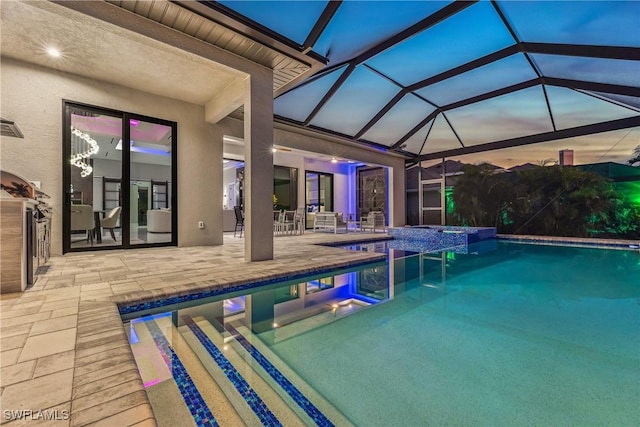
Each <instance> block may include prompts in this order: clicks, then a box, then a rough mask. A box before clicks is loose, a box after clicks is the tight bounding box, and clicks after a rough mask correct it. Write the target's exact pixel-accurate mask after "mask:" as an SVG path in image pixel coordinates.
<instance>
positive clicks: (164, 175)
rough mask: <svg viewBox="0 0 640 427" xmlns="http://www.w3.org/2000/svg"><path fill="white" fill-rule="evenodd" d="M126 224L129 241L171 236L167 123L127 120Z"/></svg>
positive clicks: (169, 134)
mask: <svg viewBox="0 0 640 427" xmlns="http://www.w3.org/2000/svg"><path fill="white" fill-rule="evenodd" d="M129 126H130V134H131V142H130V145H129V149H130V152H131V155H130V159H129V170H130V173H129V176H130V179H129V196H130V197H129V209H130V212H131V215H129V227H130V241H131V245H142V244H146V243H170V242H171V238H172V233H171V230H172V222H173V221H172V218H173V215H174V212H173V207H172V205H171V187H172V186H171V182H172V178H171V158H172V151H171V141H172V140H173V128H172V126H170V125H167V124H163V123H158V122H152V121H149V120H143V119H139V118H133V116H132V118H131V119H130V120H129Z"/></svg>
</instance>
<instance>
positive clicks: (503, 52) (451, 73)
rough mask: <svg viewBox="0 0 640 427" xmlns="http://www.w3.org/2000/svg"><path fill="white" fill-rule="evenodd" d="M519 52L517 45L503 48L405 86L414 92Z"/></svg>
mask: <svg viewBox="0 0 640 427" xmlns="http://www.w3.org/2000/svg"><path fill="white" fill-rule="evenodd" d="M518 52H520V50H519V48H518V45H517V44H514V45H512V46H509V47H505V48H504V49H500V50H499V51H497V52H493V53H490V54H489V55H486V56H483V57H482V58H478V59H474V60H473V61H471V62H467V63H466V64H462V65H460V66H458V67H455V68H452V69H450V70H447V71H444V72H442V73H440V74H436V75H435V76H432V77H429V78H426V79H424V80H421V81H419V82H417V83H414V84H412V85H410V86H407V89H408V90H409V91H410V92H413V91H414V90H418V89H422V88H423V87H426V86H429V85H432V84H434V83H438V82H441V81H443V80H446V79H449V78H451V77H455V76H457V75H460V74H462V73H466V72H467V71H471V70H474V69H476V68H480V67H482V66H483V65H487V64H491V63H492V62H496V61H499V60H501V59H504V58H506V57H508V56H511V55H514V54H516V53H518Z"/></svg>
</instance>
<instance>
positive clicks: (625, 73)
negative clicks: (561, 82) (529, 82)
mask: <svg viewBox="0 0 640 427" xmlns="http://www.w3.org/2000/svg"><path fill="white" fill-rule="evenodd" d="M531 58H532V59H533V61H534V62H535V63H536V65H537V66H538V67H539V68H540V71H541V72H542V74H543V75H545V76H546V77H558V78H562V79H572V80H584V81H589V82H598V83H610V84H618V85H625V86H634V87H638V86H640V62H638V61H627V60H621V59H620V60H619V59H601V58H579V57H575V56H558V55H539V54H534V55H531Z"/></svg>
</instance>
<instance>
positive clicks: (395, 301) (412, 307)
mask: <svg viewBox="0 0 640 427" xmlns="http://www.w3.org/2000/svg"><path fill="white" fill-rule="evenodd" d="M383 246H385V247H382V246H380V245H379V247H378V250H385V251H389V247H388V246H386V245H383ZM372 248H373V250H375V249H376V248H375V245H373V246H372ZM354 249H355V248H354ZM360 249H361V248H360ZM389 253H390V255H391V256H390V257H389V259H390V261H389V262H388V263H384V264H376V265H372V266H364V267H359V268H358V269H357V270H354V271H347V272H338V273H339V274H336V275H334V276H327V277H326V278H318V277H316V278H313V280H311V279H310V280H309V281H299V283H296V284H293V285H292V283H290V282H289V283H287V284H285V285H284V286H282V287H273V286H272V287H269V288H268V289H267V288H264V289H261V290H260V291H257V292H254V293H253V295H252V297H251V298H250V299H247V301H248V302H246V303H245V306H246V307H249V308H247V310H252V315H251V316H247V317H245V318H244V320H243V319H242V314H238V312H234V314H233V320H232V318H231V317H232V316H229V317H228V318H225V320H223V325H222V326H224V324H227V323H228V324H229V328H228V329H227V331H233V333H231V335H233V334H236V333H238V331H237V329H238V328H240V327H241V326H244V327H245V329H247V330H249V329H253V332H254V334H255V335H252V338H251V342H253V346H255V348H253V347H252V349H253V350H255V349H256V348H261V349H262V350H261V351H262V353H260V357H262V355H263V354H264V355H267V354H268V355H271V356H270V357H271V359H272V361H271V362H270V363H271V365H270V366H271V367H272V368H273V369H276V370H277V369H280V371H281V372H283V373H284V374H285V375H287V372H292V373H295V374H291V375H294V376H295V378H296V380H295V381H294V380H293V379H292V382H293V383H296V384H298V382H299V381H301V382H302V383H304V384H305V386H300V385H297V386H296V387H297V389H296V390H307V388H306V387H308V388H309V389H312V390H313V395H316V394H317V395H319V396H321V397H322V398H323V399H325V400H326V401H328V402H330V403H331V405H333V407H334V409H335V410H336V411H337V412H339V413H340V414H341V416H342V417H343V418H340V419H342V420H343V421H344V420H348V422H350V423H353V424H355V425H358V426H426V425H438V426H440V425H468V426H477V425H490V426H520V425H544V426H555V425H562V426H565V425H570V426H586V425H594V426H607V425H610V426H635V425H639V424H640V405H638V402H640V253H639V252H638V251H622V250H603V249H585V248H572V247H555V246H539V245H527V244H516V243H504V242H497V243H496V244H495V245H494V246H493V247H487V246H486V245H485V246H477V247H474V245H470V247H469V251H468V253H464V254H460V253H453V252H443V253H428V254H418V255H411V256H404V257H398V256H397V254H395V253H394V250H391V251H389ZM403 254H404V255H408V253H406V252H405V253H403ZM260 301H263V303H260ZM264 301H266V302H264ZM187 310H193V309H187ZM265 313H266V314H265ZM174 314H175V315H176V317H179V316H180V310H178V312H177V313H174ZM249 318H250V319H251V320H249ZM243 322H244V323H243ZM227 333H229V332H227ZM256 337H257V338H256ZM258 338H259V339H258ZM246 342H248V341H246ZM244 345H245V347H246V344H244ZM256 360H257V359H256ZM203 363H204V362H203ZM269 369H271V368H269ZM280 371H279V372H280ZM278 375H280V374H278ZM305 393H307V394H309V393H310V392H305ZM258 394H259V393H258ZM309 396H311V395H309ZM310 399H311V400H312V401H313V398H311V397H310ZM294 400H295V399H294ZM152 403H153V402H152ZM314 408H315V407H314ZM318 408H319V410H320V411H322V410H323V407H322V406H321V405H318ZM328 417H329V418H331V416H329V415H328ZM333 419H334V420H335V419H336V418H333ZM284 424H285V425H287V423H286V422H285V423H284ZM334 424H338V425H339V424H341V423H339V422H334Z"/></svg>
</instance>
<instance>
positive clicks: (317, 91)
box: [273, 67, 346, 122]
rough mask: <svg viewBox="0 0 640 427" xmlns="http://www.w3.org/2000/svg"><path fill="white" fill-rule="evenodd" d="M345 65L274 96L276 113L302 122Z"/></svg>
mask: <svg viewBox="0 0 640 427" xmlns="http://www.w3.org/2000/svg"><path fill="white" fill-rule="evenodd" d="M345 68H346V67H342V68H338V69H337V70H335V71H332V72H331V73H329V74H327V75H326V76H323V77H321V78H319V79H317V80H316V81H314V82H311V83H308V84H306V85H304V86H300V87H298V88H296V89H293V90H292V91H290V92H287V93H285V94H284V95H282V96H279V97H278V98H276V100H275V101H274V104H273V109H274V113H275V114H276V115H279V116H282V117H287V118H289V119H293V120H297V121H299V122H304V121H305V120H306V119H307V117H308V116H309V114H311V111H313V109H314V108H315V106H316V105H317V104H318V103H319V102H320V100H321V99H322V97H323V96H324V95H325V94H326V93H327V92H328V91H329V89H331V86H333V84H334V83H335V81H336V80H338V77H340V75H341V74H342V72H343V71H344V70H345Z"/></svg>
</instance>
